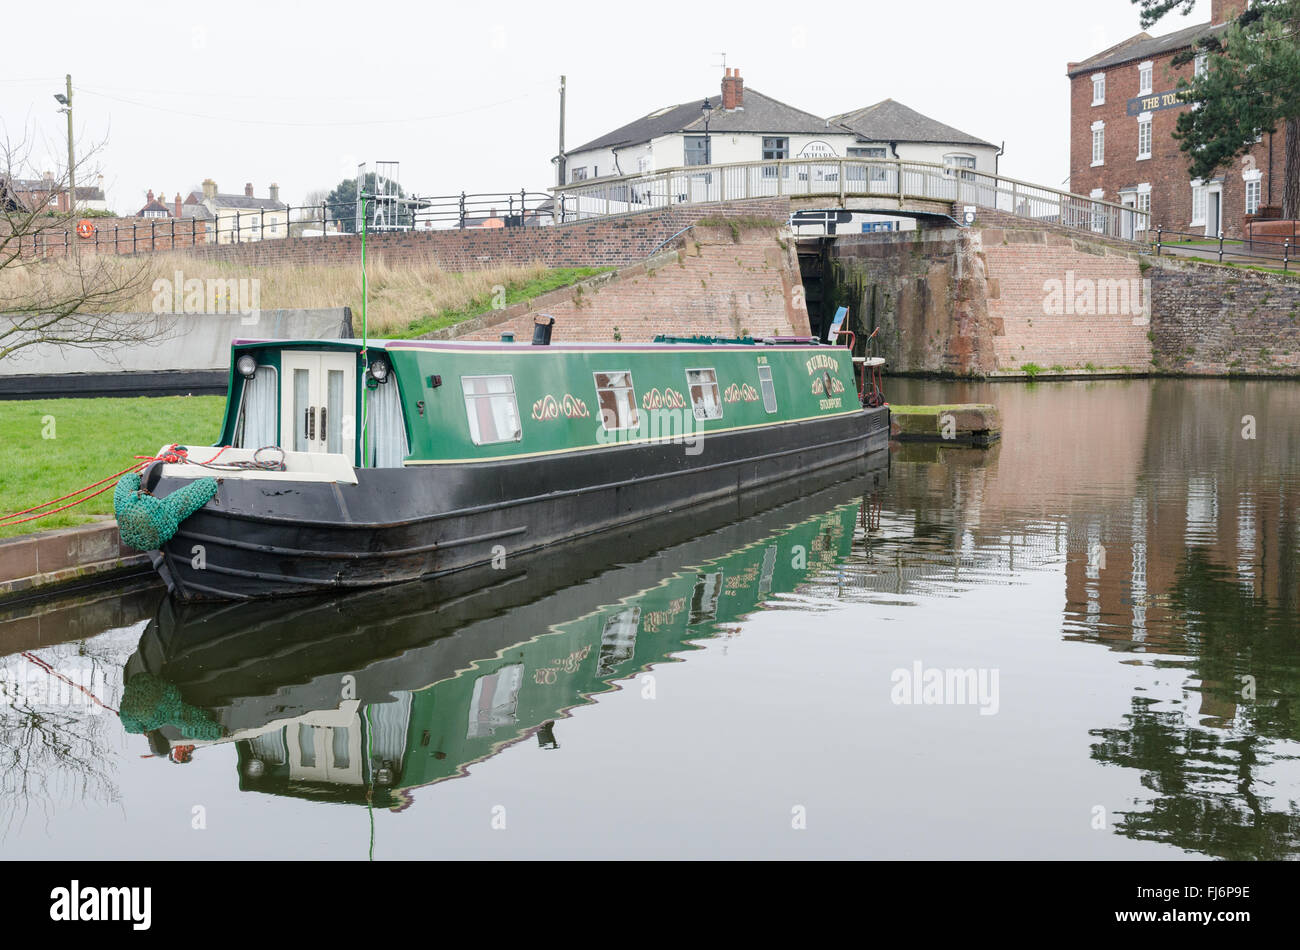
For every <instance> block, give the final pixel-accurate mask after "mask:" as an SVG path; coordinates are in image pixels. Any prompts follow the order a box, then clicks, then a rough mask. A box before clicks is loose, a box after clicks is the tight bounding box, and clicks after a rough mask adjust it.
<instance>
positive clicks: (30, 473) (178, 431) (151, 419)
mask: <svg viewBox="0 0 1300 950" xmlns="http://www.w3.org/2000/svg"><path fill="white" fill-rule="evenodd" d="M225 403H226V400H225V397H224V396H162V397H156V398H144V397H139V398H134V399H37V400H15V401H5V402H0V515H3V514H8V513H10V512H15V511H21V510H22V509H24V508H29V507H31V506H33V505H39V504H41V503H42V502H46V501H49V500H51V499H53V498H57V497H59V496H60V495H65V494H67V493H68V492H70V491H74V490H75V489H78V488H81V487H83V486H85V485H89V484H90V483H91V482H97V481H99V480H100V479H101V478H105V477H107V476H109V475H112V474H113V473H114V472H119V471H121V470H122V469H124V468H126V467H127V466H129V465H131V464H132V462H133V461H135V460H134V459H133V458H132V456H134V455H153V454H154V453H155V452H157V451H158V449H159V447H160V446H162V445H164V444H168V443H171V442H179V443H181V444H182V445H190V444H192V445H211V444H212V443H213V442H215V441H216V439H217V434H218V431H219V429H220V427H221V416H222V412H223V411H224V407H225ZM109 484H112V483H109ZM101 487H102V486H101ZM69 500H72V499H69ZM64 504H67V502H66V501H63V502H60V503H59V504H58V505H53V506H51V507H54V508H57V507H60V506H61V505H64ZM112 512H113V492H112V490H111V489H110V490H109V491H107V492H105V493H104V494H102V495H100V496H98V497H97V498H92V499H91V500H90V501H88V502H86V503H85V504H83V505H78V506H77V507H75V508H70V509H68V510H67V511H61V512H59V513H58V514H56V515H51V516H50V517H48V518H40V519H38V520H36V521H28V522H27V523H26V524H20V525H14V526H12V527H8V528H6V527H0V538H3V537H12V536H13V535H17V534H25V533H28V532H31V531H42V530H45V529H47V528H65V527H67V526H69V525H74V524H81V523H83V522H86V521H89V520H91V518H90V517H89V516H90V515H97V514H98V515H103V514H112ZM23 517H27V515H23Z"/></svg>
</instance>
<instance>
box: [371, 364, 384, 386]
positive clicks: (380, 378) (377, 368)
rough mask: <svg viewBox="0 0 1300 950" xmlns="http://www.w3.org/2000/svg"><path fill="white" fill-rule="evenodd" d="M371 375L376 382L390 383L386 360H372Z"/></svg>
mask: <svg viewBox="0 0 1300 950" xmlns="http://www.w3.org/2000/svg"><path fill="white" fill-rule="evenodd" d="M370 375H371V377H372V378H373V379H374V380H375V381H376V382H380V383H386V382H388V363H387V362H386V361H384V360H371V362H370Z"/></svg>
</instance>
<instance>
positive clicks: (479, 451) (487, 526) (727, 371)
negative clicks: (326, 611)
mask: <svg viewBox="0 0 1300 950" xmlns="http://www.w3.org/2000/svg"><path fill="white" fill-rule="evenodd" d="M542 329H543V328H539V333H538V336H537V338H535V340H534V343H533V344H523V343H520V344H515V343H507V342H502V343H467V342H430V341H421V340H391V341H371V342H369V343H368V344H363V343H362V342H361V341H359V340H329V341H320V340H301V341H283V340H275V341H272V340H239V341H236V342H235V343H234V345H233V347H232V358H231V368H230V386H229V396H228V399H227V407H226V414H225V420H224V425H223V428H222V432H221V436H220V439H219V440H218V443H217V445H216V446H214V447H212V448H211V449H206V448H205V449H197V448H191V449H187V450H184V451H181V452H177V451H175V450H173V451H171V452H170V453H168V452H166V451H164V452H162V453H160V456H165V457H164V458H160V459H159V460H158V461H156V462H154V463H152V464H151V465H150V466H149V467H148V468H146V469H145V471H144V472H143V473H142V474H141V476H139V482H138V483H136V482H134V481H128V480H124V481H123V483H122V484H120V485H119V487H118V491H117V495H116V502H117V504H116V506H115V507H116V508H117V514H118V521H119V524H120V525H122V528H123V532H122V533H123V538H124V540H127V541H128V543H132V544H134V545H135V546H137V547H140V548H141V549H152V550H151V554H152V558H153V562H154V565H155V567H156V568H157V570H158V571H159V573H160V574H161V575H162V577H163V578H164V580H165V581H166V582H167V585H168V587H169V588H170V589H171V590H172V591H173V593H174V594H175V595H176V596H177V597H178V598H180V599H183V600H191V599H193V600H203V599H245V598H259V597H277V596H283V595H290V594H302V593H311V592H313V591H322V590H324V591H331V590H339V589H350V588H362V587H370V586H375V585H382V584H391V583H396V582H401V581H406V580H411V579H415V578H427V577H444V576H447V575H449V574H451V573H454V572H458V571H463V570H465V569H466V568H470V567H473V566H476V565H482V564H487V563H493V562H500V561H502V560H504V559H505V558H507V557H510V556H515V555H518V554H521V553H524V552H527V551H533V550H538V549H541V548H544V547H546V546H548V545H552V544H556V543H558V542H564V541H568V540H571V539H574V538H578V537H582V536H584V535H588V534H591V533H593V532H600V531H607V530H610V529H616V528H626V527H627V526H630V525H632V524H635V523H638V522H645V521H648V520H651V519H655V518H657V517H660V516H663V515H665V514H667V513H668V512H672V511H677V510H680V509H682V508H684V507H689V506H692V505H697V504H700V503H704V502H708V501H711V500H714V499H717V498H720V497H723V496H728V495H734V494H737V493H745V492H749V491H752V490H754V489H757V488H760V487H762V486H764V485H767V484H771V483H773V482H778V481H783V480H796V481H797V480H799V479H803V478H806V477H807V476H808V474H809V473H810V472H813V471H816V470H818V469H822V468H824V467H826V466H831V465H836V464H839V463H843V462H845V461H848V460H851V459H854V458H861V457H863V456H865V455H867V454H869V453H871V452H874V451H879V450H883V449H886V448H887V443H888V433H889V410H888V407H887V406H885V405H883V401H882V400H880V399H879V398H878V395H875V396H873V395H872V394H868V396H867V397H865V398H864V396H863V393H862V391H861V388H860V386H859V384H858V382H857V376H858V374H857V373H855V371H854V362H853V357H852V355H851V353H850V351H849V350H848V349H846V348H844V347H839V346H830V345H826V344H821V343H818V342H817V341H815V340H811V339H790V338H784V339H768V340H760V339H749V338H745V339H735V340H720V339H716V338H690V339H672V338H659V339H658V340H656V341H655V342H654V343H647V344H594V343H590V344H588V343H556V344H554V345H550V344H549V325H547V326H545V327H544V330H545V332H541V331H542ZM133 478H135V476H127V479H133ZM143 529H147V530H143ZM141 538H143V539H144V540H141Z"/></svg>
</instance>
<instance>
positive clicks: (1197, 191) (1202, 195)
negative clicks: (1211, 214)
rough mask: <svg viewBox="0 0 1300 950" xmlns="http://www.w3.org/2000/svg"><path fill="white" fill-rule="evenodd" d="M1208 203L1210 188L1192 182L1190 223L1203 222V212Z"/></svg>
mask: <svg viewBox="0 0 1300 950" xmlns="http://www.w3.org/2000/svg"><path fill="white" fill-rule="evenodd" d="M1209 203H1210V189H1208V188H1206V187H1205V186H1204V185H1201V184H1197V183H1196V182H1192V221H1191V223H1192V224H1205V213H1206V210H1207V209H1208V207H1209Z"/></svg>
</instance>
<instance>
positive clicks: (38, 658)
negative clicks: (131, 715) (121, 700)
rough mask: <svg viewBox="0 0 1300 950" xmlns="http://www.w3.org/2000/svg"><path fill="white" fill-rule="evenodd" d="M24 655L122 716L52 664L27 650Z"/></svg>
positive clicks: (52, 674) (110, 710)
mask: <svg viewBox="0 0 1300 950" xmlns="http://www.w3.org/2000/svg"><path fill="white" fill-rule="evenodd" d="M22 655H23V656H25V657H26V658H27V659H29V660H31V661H32V662H33V663H35V664H36V665H37V666H39V667H40V668H41V669H43V670H44V671H45V672H47V673H49V674H50V675H51V676H54V677H57V678H58V679H61V680H63V682H65V683H67V684H68V685H69V686H71V687H74V688H75V689H79V690H81V691H82V692H83V693H85V694H86V695H87V696H89V697H90V698H91V699H92V700H94V701H95V704H96V705H98V706H102V707H103V708H104V709H107V710H108V711H109V712H111V713H114V714H116V715H118V716H120V715H122V714H121V713H119V712H118V711H117V710H116V709H114V708H113V707H112V706H109V705H108V704H107V703H105V702H103V701H102V700H100V698H99V697H98V696H96V695H95V694H94V693H92V692H91V691H90V690H88V689H86V688H85V687H84V686H82V685H80V684H78V683H74V682H72V680H70V679H68V678H67V677H66V676H64V675H63V674H62V673H60V672H59V671H58V670H56V669H55V668H54V667H52V666H50V664H48V663H46V662H45V661H44V660H42V659H41V658H40V657H39V656H36V655H35V654H34V653H28V652H27V651H25V650H24V651H23V654H22Z"/></svg>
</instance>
